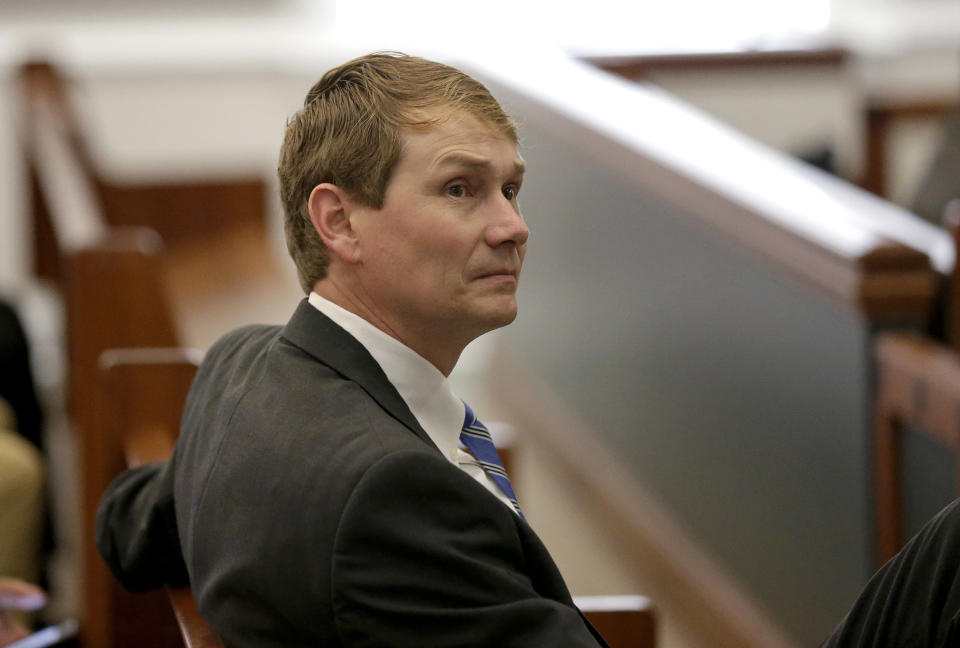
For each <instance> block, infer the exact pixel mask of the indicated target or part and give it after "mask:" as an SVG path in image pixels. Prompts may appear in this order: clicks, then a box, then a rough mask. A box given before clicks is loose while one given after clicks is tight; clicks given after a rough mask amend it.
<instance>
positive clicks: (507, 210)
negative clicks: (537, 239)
mask: <svg viewBox="0 0 960 648" xmlns="http://www.w3.org/2000/svg"><path fill="white" fill-rule="evenodd" d="M529 237H530V228H528V227H527V224H526V222H525V221H524V220H523V216H522V215H521V214H520V208H519V207H517V206H516V204H514V203H512V202H510V201H507V200H503V201H500V202H499V204H497V206H496V213H495V214H494V215H493V222H492V223H491V224H490V226H489V227H488V228H487V243H489V244H490V246H491V247H496V246H498V245H502V244H504V243H512V244H514V245H516V246H518V247H519V246H521V245H523V244H525V243H526V242H527V239H528V238H529Z"/></svg>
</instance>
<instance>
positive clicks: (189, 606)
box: [167, 587, 223, 648]
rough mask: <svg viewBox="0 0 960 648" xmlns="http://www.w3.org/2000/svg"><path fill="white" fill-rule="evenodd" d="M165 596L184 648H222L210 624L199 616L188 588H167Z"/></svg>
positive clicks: (195, 603)
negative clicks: (175, 620)
mask: <svg viewBox="0 0 960 648" xmlns="http://www.w3.org/2000/svg"><path fill="white" fill-rule="evenodd" d="M167 594H168V595H169V596H170V605H172V606H173V613H174V614H175V615H176V617H177V624H178V625H179V626H180V634H181V635H182V636H183V643H184V644H185V645H186V648H223V644H222V643H220V639H219V638H217V635H216V633H215V632H214V631H213V629H212V628H211V627H210V624H208V623H207V622H206V621H205V620H204V618H203V617H202V616H200V612H199V611H198V610H197V602H196V600H194V598H193V592H191V591H190V588H189V587H168V588H167Z"/></svg>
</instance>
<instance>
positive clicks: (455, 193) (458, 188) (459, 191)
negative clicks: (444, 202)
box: [447, 185, 467, 198]
mask: <svg viewBox="0 0 960 648" xmlns="http://www.w3.org/2000/svg"><path fill="white" fill-rule="evenodd" d="M447 195H448V196H451V197H453V198H463V197H464V196H466V195H467V188H466V187H464V186H463V185H451V186H449V187H447Z"/></svg>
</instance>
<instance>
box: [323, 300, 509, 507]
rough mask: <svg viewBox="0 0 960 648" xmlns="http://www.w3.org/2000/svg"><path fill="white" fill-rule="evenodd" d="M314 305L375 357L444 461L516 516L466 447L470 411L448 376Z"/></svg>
mask: <svg viewBox="0 0 960 648" xmlns="http://www.w3.org/2000/svg"><path fill="white" fill-rule="evenodd" d="M309 301H310V304H311V305H313V307H314V308H316V309H317V310H318V311H320V312H321V313H323V314H324V315H326V316H327V317H329V318H330V319H331V320H333V321H334V322H335V323H336V324H337V325H338V326H340V327H341V328H342V329H344V330H345V331H346V332H347V333H349V334H350V335H352V336H353V337H354V338H355V339H356V340H357V342H359V343H360V344H362V345H363V347H364V348H365V349H366V350H367V352H369V353H370V355H372V356H373V359H374V360H376V361H377V364H379V365H380V368H381V369H383V373H385V374H386V376H387V379H388V380H389V381H390V382H391V383H392V384H393V386H394V387H395V388H396V390H397V392H398V393H399V394H400V397H401V398H403V400H404V402H405V403H406V404H407V407H409V408H410V412H411V413H412V414H413V416H414V418H416V419H417V422H418V423H419V424H420V427H422V428H423V430H424V432H426V433H427V436H429V437H430V440H431V441H433V442H434V444H436V446H437V447H438V448H439V449H440V452H442V453H443V456H444V457H446V458H447V460H448V461H450V462H451V463H452V464H454V465H455V466H457V467H458V468H460V470H462V471H464V472H465V473H467V474H468V475H470V476H471V477H473V478H474V479H475V480H477V481H478V482H479V483H480V484H482V485H483V487H484V488H486V489H487V490H488V491H490V492H491V493H493V494H494V495H495V496H496V497H497V499H499V500H500V501H501V502H503V504H504V505H505V506H506V507H507V508H509V509H510V510H511V511H514V512H516V511H515V509H514V508H513V505H512V504H511V503H510V500H509V499H508V498H507V496H506V495H505V494H504V493H503V491H501V490H500V487H499V486H497V484H496V482H494V481H493V480H492V479H490V477H488V476H487V473H485V472H484V471H483V468H481V467H480V465H479V464H478V463H477V461H476V459H475V458H474V457H473V455H471V454H470V453H469V452H467V451H466V450H465V449H464V448H463V447H462V446H461V444H460V430H461V429H462V428H463V418H464V416H465V414H466V411H465V410H464V407H463V401H461V400H460V399H459V398H457V397H456V396H455V395H454V393H453V391H452V390H451V389H450V383H449V382H448V381H447V377H446V376H444V375H443V373H442V372H441V371H440V370H439V369H437V368H436V367H435V366H433V364H431V363H430V361H429V360H427V359H426V358H424V357H423V356H421V355H420V354H418V353H417V352H416V351H414V350H413V349H411V348H410V347H408V346H406V345H405V344H403V343H402V342H400V341H399V340H397V339H396V338H394V337H392V336H390V335H388V334H387V333H385V332H384V331H381V330H380V329H378V328H377V327H376V326H374V325H373V324H371V323H370V322H368V321H367V320H365V319H363V318H362V317H360V316H359V315H356V314H354V313H351V312H350V311H348V310H346V309H345V308H342V307H340V306H338V305H337V304H334V303H333V302H332V301H330V300H329V299H325V298H324V297H321V296H320V295H318V294H317V293H315V292H311V293H310V297H309Z"/></svg>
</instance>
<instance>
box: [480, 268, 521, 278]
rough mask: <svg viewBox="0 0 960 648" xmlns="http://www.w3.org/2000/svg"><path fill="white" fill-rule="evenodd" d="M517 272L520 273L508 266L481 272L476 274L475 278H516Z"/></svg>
mask: <svg viewBox="0 0 960 648" xmlns="http://www.w3.org/2000/svg"><path fill="white" fill-rule="evenodd" d="M519 274H520V271H519V270H511V269H509V268H506V269H502V270H490V271H487V272H482V273H480V274H478V275H477V279H498V278H504V279H516V278H517V276H518V275H519Z"/></svg>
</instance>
